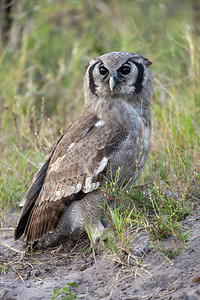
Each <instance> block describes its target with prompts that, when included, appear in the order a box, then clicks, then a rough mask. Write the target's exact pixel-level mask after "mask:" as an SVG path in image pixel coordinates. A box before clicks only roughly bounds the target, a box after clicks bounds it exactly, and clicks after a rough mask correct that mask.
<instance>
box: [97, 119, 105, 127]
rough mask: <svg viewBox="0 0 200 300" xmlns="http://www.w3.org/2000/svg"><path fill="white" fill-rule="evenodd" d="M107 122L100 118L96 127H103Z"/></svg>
mask: <svg viewBox="0 0 200 300" xmlns="http://www.w3.org/2000/svg"><path fill="white" fill-rule="evenodd" d="M104 124H105V122H104V121H103V120H99V121H98V122H97V123H96V124H95V127H101V126H103V125H104Z"/></svg>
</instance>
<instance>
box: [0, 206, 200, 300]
mask: <svg viewBox="0 0 200 300" xmlns="http://www.w3.org/2000/svg"><path fill="white" fill-rule="evenodd" d="M8 219H9V224H8V223H7V224H6V223H5V224H4V226H3V227H2V228H1V231H0V234H1V237H0V265H1V276H0V299H4V300H15V299H20V300H21V299H22V300H23V299H26V300H28V299H31V300H40V299H51V296H52V291H53V289H54V288H58V289H60V288H62V287H64V286H66V284H67V283H72V282H74V281H75V282H76V283H77V284H78V287H77V288H74V287H72V288H70V289H71V290H72V291H73V292H74V293H75V294H76V295H77V297H78V295H80V294H84V296H83V297H82V298H81V299H87V300H93V299H106V300H111V299H112V300H114V299H120V300H122V299H124V300H125V299H126V300H128V299H138V300H139V299H189V300H197V299H200V210H199V209H196V210H195V212H194V214H193V215H190V216H187V217H186V219H185V220H184V225H185V226H186V227H187V228H188V229H189V230H190V231H191V232H190V237H189V240H188V244H187V248H185V249H184V250H183V251H182V252H181V254H179V255H177V256H175V257H174V258H173V259H172V260H171V261H170V260H168V259H166V258H165V257H164V256H162V255H161V253H160V252H158V251H157V250H155V249H154V248H153V246H152V244H151V242H150V240H149V239H148V237H147V234H146V233H145V231H143V230H141V231H140V232H138V234H137V235H136V238H135V240H134V241H133V257H135V258H136V257H137V261H138V264H135V263H134V261H133V260H132V257H130V256H127V255H126V253H122V254H121V256H118V257H117V256H106V255H105V253H104V252H103V250H101V249H100V248H99V249H98V248H97V250H96V255H95V256H94V254H93V253H88V251H85V250H84V249H85V247H87V246H88V245H89V241H88V240H87V239H85V240H83V241H79V243H77V244H72V243H69V244H68V245H67V246H66V245H65V246H63V247H60V248H57V249H53V250H48V251H43V252H41V251H37V252H34V253H32V254H31V253H26V254H25V253H24V242H23V241H22V240H19V241H17V242H15V241H14V240H13V229H12V225H15V224H16V214H15V213H12V214H9V217H8ZM172 239H173V238H172V237H171V238H168V239H166V240H165V244H166V247H167V246H168V244H170V245H171V243H173V241H172ZM134 255H135V256H134ZM141 258H142V263H141V264H140V263H139V262H140V260H141ZM61 297H62V296H61V295H59V296H58V299H61Z"/></svg>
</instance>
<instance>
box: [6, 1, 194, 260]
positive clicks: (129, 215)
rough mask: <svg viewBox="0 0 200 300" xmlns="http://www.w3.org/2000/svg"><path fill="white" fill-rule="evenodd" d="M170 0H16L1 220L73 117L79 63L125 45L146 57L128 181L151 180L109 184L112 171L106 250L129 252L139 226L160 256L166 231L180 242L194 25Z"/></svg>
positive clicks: (189, 187)
mask: <svg viewBox="0 0 200 300" xmlns="http://www.w3.org/2000/svg"><path fill="white" fill-rule="evenodd" d="M175 2H176V1H172V0H165V1H163V3H158V1H155V0H152V1H147V0H144V1H142V2H140V1H135V3H134V5H133V3H132V1H129V0H125V1H119V0H111V1H109V2H108V3H107V2H103V1H93V0H90V1H87V2H85V1H63V0H60V1H54V0H48V1H47V0H46V1H45V0H43V1H34V3H29V2H27V1H26V0H23V1H21V13H19V15H18V16H17V18H16V21H15V22H14V23H13V24H12V26H13V27H14V26H18V27H19V28H20V36H19V40H18V43H17V45H15V46H13V43H12V40H9V38H8V40H7V42H4V46H3V48H2V51H1V53H0V91H1V93H0V97H1V106H0V115H1V118H0V130H1V131H0V153H1V161H0V221H1V224H2V225H3V223H4V216H5V215H6V213H7V212H8V211H10V210H11V209H13V208H16V207H18V204H19V202H20V201H21V199H22V197H23V195H24V194H25V192H26V191H27V188H28V187H29V185H30V182H31V179H32V178H33V175H34V173H35V172H36V170H37V169H38V167H39V166H40V163H41V162H43V160H44V157H45V153H46V151H47V149H48V148H49V147H50V145H51V144H52V143H53V141H54V140H55V139H56V138H58V137H59V135H60V133H62V132H63V130H64V129H65V128H66V127H67V126H68V125H69V124H70V123H71V122H73V121H74V120H75V119H76V118H77V116H78V115H79V114H80V112H81V110H82V107H83V102H84V101H83V90H82V83H83V76H84V72H85V68H84V66H85V65H86V64H87V62H88V60H89V59H91V58H93V57H96V56H98V55H100V54H103V53H105V52H110V51H119V50H126V51H133V52H137V53H140V54H142V55H144V56H146V57H148V58H149V59H150V60H151V61H152V62H153V66H152V71H153V74H154V77H155V81H154V96H153V99H152V104H151V111H152V121H153V136H152V146H151V153H150V157H149V159H148V162H147V164H146V166H145V169H144V171H143V173H142V175H141V177H140V178H139V180H138V182H137V184H138V185H139V184H145V183H151V184H150V186H149V188H148V190H147V191H146V193H144V194H143V193H141V192H140V191H138V190H137V189H136V190H135V189H130V190H129V191H125V190H124V189H123V188H122V187H117V184H116V182H117V178H116V180H113V182H108V184H107V186H106V194H107V195H108V197H111V198H114V199H118V200H119V201H120V202H121V204H120V205H118V206H117V207H116V208H114V209H110V212H109V213H110V216H109V214H108V218H110V219H111V224H112V226H113V227H114V229H115V231H114V233H113V231H110V232H109V233H108V239H107V240H108V247H109V249H110V251H111V252H112V253H117V254H119V252H120V249H126V251H129V252H130V248H131V246H132V244H131V241H132V238H133V236H134V234H135V232H136V230H137V229H138V228H141V227H142V228H145V230H146V231H147V234H148V236H149V238H150V240H151V241H152V243H153V245H154V247H157V249H158V250H160V251H161V252H162V253H163V254H164V255H167V256H169V257H172V256H173V255H174V254H175V253H178V252H179V249H178V250H176V248H169V250H168V251H167V250H164V249H163V248H162V245H161V246H160V241H162V239H164V238H166V237H168V236H173V237H174V238H175V239H176V240H177V241H179V242H180V244H181V245H182V246H183V245H185V244H186V242H187V238H188V233H187V231H185V229H184V228H183V227H182V225H181V224H182V223H181V220H183V219H184V218H185V217H186V216H187V215H188V214H191V213H192V210H193V206H194V205H193V204H192V203H195V202H197V198H198V195H199V188H198V186H199V179H200V167H199V165H200V157H199V152H200V151H199V143H200V139H199V138H198V137H199V136H200V85H199V78H200V60H199V57H200V50H199V47H198V45H199V35H198V32H199V30H200V23H198V21H197V18H195V15H196V13H197V12H196V11H195V10H194V9H193V8H192V6H191V4H190V2H189V1H185V2H183V3H182V4H181V5H179V7H178V8H177V9H176V10H175V9H174V6H173V4H174V3H175ZM30 24H31V25H30ZM29 25H30V26H29ZM16 28H17V27H16ZM27 31H28V34H26V32H27ZM121 200H123V201H121ZM182 246H181V247H182ZM166 251H167V253H166Z"/></svg>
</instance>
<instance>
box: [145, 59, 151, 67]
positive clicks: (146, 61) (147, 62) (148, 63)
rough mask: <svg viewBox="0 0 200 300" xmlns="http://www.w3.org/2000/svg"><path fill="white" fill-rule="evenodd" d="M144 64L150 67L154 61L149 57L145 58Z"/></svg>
mask: <svg viewBox="0 0 200 300" xmlns="http://www.w3.org/2000/svg"><path fill="white" fill-rule="evenodd" d="M144 64H145V66H147V67H149V66H150V65H152V62H151V61H150V60H148V58H145V59H144Z"/></svg>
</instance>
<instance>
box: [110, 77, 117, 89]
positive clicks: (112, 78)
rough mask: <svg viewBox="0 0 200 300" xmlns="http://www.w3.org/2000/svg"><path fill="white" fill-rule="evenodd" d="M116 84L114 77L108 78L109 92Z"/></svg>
mask: <svg viewBox="0 0 200 300" xmlns="http://www.w3.org/2000/svg"><path fill="white" fill-rule="evenodd" d="M116 84H117V82H116V80H115V77H114V76H111V77H110V80H109V86H110V90H111V92H112V91H113V89H114V87H115V86H116Z"/></svg>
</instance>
